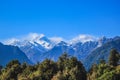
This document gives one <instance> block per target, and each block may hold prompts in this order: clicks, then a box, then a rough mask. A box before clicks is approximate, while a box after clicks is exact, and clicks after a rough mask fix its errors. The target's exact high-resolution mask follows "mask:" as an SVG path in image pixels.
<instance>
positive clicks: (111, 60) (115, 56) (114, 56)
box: [109, 49, 120, 66]
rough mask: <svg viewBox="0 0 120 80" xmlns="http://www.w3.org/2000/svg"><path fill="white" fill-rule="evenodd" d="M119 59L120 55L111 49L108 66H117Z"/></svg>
mask: <svg viewBox="0 0 120 80" xmlns="http://www.w3.org/2000/svg"><path fill="white" fill-rule="evenodd" d="M119 59H120V54H119V53H118V52H117V51H116V50H115V49H112V50H111V52H110V56H109V65H112V66H117V65H118V62H119Z"/></svg>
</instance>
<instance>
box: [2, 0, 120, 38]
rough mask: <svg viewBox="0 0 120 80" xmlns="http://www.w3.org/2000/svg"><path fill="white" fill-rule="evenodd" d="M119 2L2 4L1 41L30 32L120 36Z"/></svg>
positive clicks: (22, 0) (6, 0) (11, 0)
mask: <svg viewBox="0 0 120 80" xmlns="http://www.w3.org/2000/svg"><path fill="white" fill-rule="evenodd" d="M119 4H120V1H119V0H1V1H0V39H7V38H11V37H16V36H20V35H26V34H28V33H31V32H36V33H43V34H45V35H46V36H49V37H51V36H61V37H64V38H69V37H71V36H76V35H79V34H90V35H95V36H103V35H105V36H110V37H111V36H117V35H120V5H119Z"/></svg>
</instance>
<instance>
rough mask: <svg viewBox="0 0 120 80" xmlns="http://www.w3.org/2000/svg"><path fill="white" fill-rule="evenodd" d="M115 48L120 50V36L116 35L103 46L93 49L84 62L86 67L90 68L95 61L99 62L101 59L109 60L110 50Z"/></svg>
mask: <svg viewBox="0 0 120 80" xmlns="http://www.w3.org/2000/svg"><path fill="white" fill-rule="evenodd" d="M113 48H114V49H116V50H118V51H120V37H115V38H114V39H112V40H111V41H109V42H107V43H106V44H104V45H103V46H101V47H99V48H97V49H95V50H94V51H92V52H91V53H90V55H89V56H88V57H87V58H86V59H85V60H84V62H83V63H84V65H85V67H86V69H87V70H88V69H89V68H90V67H91V66H92V64H94V63H99V61H100V60H101V59H104V60H106V61H108V57H109V54H110V50H111V49H113Z"/></svg>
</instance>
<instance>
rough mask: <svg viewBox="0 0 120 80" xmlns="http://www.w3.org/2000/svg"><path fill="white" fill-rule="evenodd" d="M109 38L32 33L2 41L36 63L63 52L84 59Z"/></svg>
mask: <svg viewBox="0 0 120 80" xmlns="http://www.w3.org/2000/svg"><path fill="white" fill-rule="evenodd" d="M109 40H110V39H108V38H105V37H102V38H97V37H94V36H91V35H79V36H77V37H75V38H73V39H71V40H65V39H63V38H61V37H53V38H47V37H46V36H45V35H43V34H37V33H32V34H29V35H28V36H24V38H20V39H15V38H13V39H9V40H7V41H5V42H4V43H5V44H7V45H14V46H18V47H19V48H20V49H21V50H22V51H23V52H24V53H25V54H26V55H27V56H28V58H29V59H30V60H31V61H32V62H33V63H37V62H39V61H42V60H44V59H45V58H50V59H53V60H57V59H58V57H59V56H60V55H61V54H62V53H64V52H66V53H69V54H70V55H72V56H76V57H77V58H78V59H79V60H84V59H85V58H86V57H87V56H88V55H89V54H90V53H91V52H92V51H93V50H94V49H96V48H98V47H100V46H102V45H103V44H105V43H106V42H108V41H109Z"/></svg>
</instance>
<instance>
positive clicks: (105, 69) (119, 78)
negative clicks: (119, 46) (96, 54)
mask: <svg viewBox="0 0 120 80" xmlns="http://www.w3.org/2000/svg"><path fill="white" fill-rule="evenodd" d="M118 56H119V54H118V52H117V51H116V50H112V51H111V53H110V57H109V64H110V65H109V64H107V63H106V62H105V61H104V60H101V61H100V63H99V64H98V65H96V64H94V65H93V66H92V68H91V69H90V71H89V73H88V80H120V66H119V65H118V61H119V57H118ZM117 65H118V66H117Z"/></svg>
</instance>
